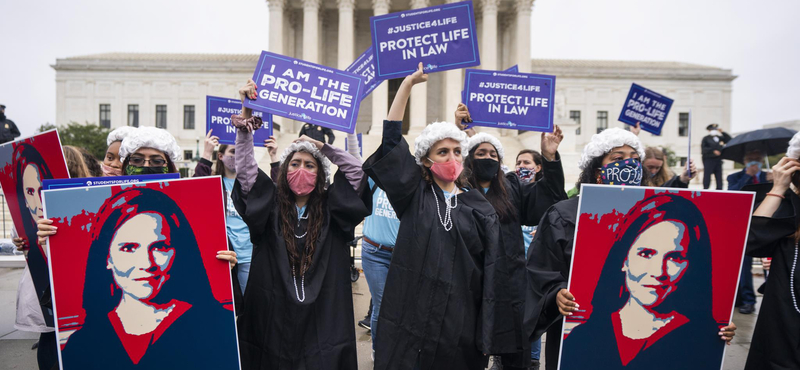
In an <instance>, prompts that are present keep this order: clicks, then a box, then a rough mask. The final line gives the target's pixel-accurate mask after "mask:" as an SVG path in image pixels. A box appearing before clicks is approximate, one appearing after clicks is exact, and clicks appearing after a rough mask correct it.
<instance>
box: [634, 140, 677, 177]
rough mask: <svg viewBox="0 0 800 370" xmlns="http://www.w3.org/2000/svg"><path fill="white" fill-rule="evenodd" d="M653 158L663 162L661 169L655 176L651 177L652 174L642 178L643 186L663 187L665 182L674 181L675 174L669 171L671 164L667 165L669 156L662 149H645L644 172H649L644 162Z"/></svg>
mask: <svg viewBox="0 0 800 370" xmlns="http://www.w3.org/2000/svg"><path fill="white" fill-rule="evenodd" d="M650 158H653V159H657V160H659V161H661V162H663V163H662V164H661V169H660V170H658V172H657V173H656V175H655V176H652V177H650V174H649V173H647V174H645V176H642V185H644V186H661V185H664V183H665V182H667V181H669V180H670V179H672V176H674V175H673V173H672V171H671V170H670V169H669V164H668V163H667V159H668V158H667V155H666V154H665V153H664V151H663V150H662V149H661V148H656V147H653V146H648V147H647V148H645V149H644V159H642V170H643V171H647V169H645V168H644V161H646V160H648V159H650Z"/></svg>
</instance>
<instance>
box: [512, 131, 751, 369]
mask: <svg viewBox="0 0 800 370" xmlns="http://www.w3.org/2000/svg"><path fill="white" fill-rule="evenodd" d="M643 156H644V148H643V147H642V144H641V142H640V141H639V139H638V138H637V137H636V135H634V134H633V133H631V132H628V131H626V130H623V129H620V128H610V129H606V130H604V131H603V132H601V133H599V134H596V135H593V136H592V139H591V141H590V142H589V144H587V145H586V146H585V147H584V149H583V154H582V155H581V160H580V163H579V167H580V169H581V174H580V176H579V180H578V183H577V184H576V187H577V188H578V189H579V191H580V186H581V184H613V185H627V186H639V185H640V184H641V178H642V176H641V174H642V168H641V164H640V162H639V158H642V157H643ZM611 167H617V168H622V170H623V171H627V172H630V173H632V174H633V175H632V176H629V177H627V179H624V178H621V177H617V178H612V177H610V176H607V175H606V174H607V172H606V171H605V170H606V169H607V168H611ZM626 180H627V183H626V182H625V181H626ZM579 199H580V197H575V198H571V199H569V200H566V201H563V202H559V203H557V204H556V205H554V206H553V207H551V208H550V209H549V210H548V211H547V213H546V214H545V216H544V217H543V218H542V220H541V222H540V223H539V227H538V229H537V231H536V235H535V236H534V238H533V242H532V243H531V247H530V249H529V250H528V262H527V270H528V284H529V287H528V295H527V300H526V302H525V330H526V332H527V333H528V334H530V337H531V339H533V338H538V337H540V336H541V335H542V334H543V333H544V332H545V331H546V332H547V340H546V342H547V343H548V345H547V347H546V349H545V352H546V357H547V361H546V368H547V370H555V369H556V368H557V367H558V358H559V350H560V343H561V332H562V323H561V322H562V320H561V319H562V318H563V316H564V315H571V313H572V312H573V311H575V310H576V309H577V307H578V305H577V304H578V303H577V302H576V300H575V297H574V296H573V295H572V294H571V293H570V292H569V291H567V289H566V287H567V281H568V279H569V270H570V264H571V260H570V256H571V254H572V247H573V245H574V236H575V224H576V220H577V213H578V202H579ZM735 329H736V326H735V325H733V324H732V323H731V325H729V326H726V327H724V328H722V329H721V330H720V333H721V334H720V336H721V337H722V339H724V340H726V341H730V339H731V338H732V337H733V335H734V333H735V332H734V331H735ZM698 335H699V334H698Z"/></svg>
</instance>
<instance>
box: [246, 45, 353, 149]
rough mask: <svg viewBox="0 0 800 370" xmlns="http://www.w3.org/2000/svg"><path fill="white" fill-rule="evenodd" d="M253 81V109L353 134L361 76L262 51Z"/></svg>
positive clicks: (249, 103)
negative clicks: (255, 91)
mask: <svg viewBox="0 0 800 370" xmlns="http://www.w3.org/2000/svg"><path fill="white" fill-rule="evenodd" d="M253 81H255V82H256V85H257V86H258V94H257V97H256V99H254V100H253V99H245V101H244V105H245V106H246V107H248V108H251V109H253V110H257V111H261V112H264V113H270V114H274V115H278V116H281V117H286V118H289V119H294V120H298V121H303V122H307V123H313V124H315V125H319V126H324V127H328V128H330V129H333V130H339V131H344V132H349V133H354V132H355V129H356V120H357V118H358V108H359V106H360V105H361V95H362V91H364V77H361V76H359V75H356V74H353V73H350V72H345V71H340V70H338V69H334V68H330V67H326V66H323V65H319V64H314V63H310V62H306V61H304V60H300V59H295V58H291V57H287V56H284V55H280V54H275V53H270V52H268V51H262V52H261V57H260V58H259V59H258V64H257V65H256V70H255V72H254V73H253Z"/></svg>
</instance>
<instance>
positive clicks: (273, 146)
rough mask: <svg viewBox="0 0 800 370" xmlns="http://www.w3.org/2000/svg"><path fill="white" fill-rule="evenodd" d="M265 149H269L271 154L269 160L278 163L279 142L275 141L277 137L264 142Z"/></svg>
mask: <svg viewBox="0 0 800 370" xmlns="http://www.w3.org/2000/svg"><path fill="white" fill-rule="evenodd" d="M264 147H265V148H267V152H268V153H269V159H270V161H272V162H277V161H278V141H277V140H275V136H270V137H269V139H267V140H264Z"/></svg>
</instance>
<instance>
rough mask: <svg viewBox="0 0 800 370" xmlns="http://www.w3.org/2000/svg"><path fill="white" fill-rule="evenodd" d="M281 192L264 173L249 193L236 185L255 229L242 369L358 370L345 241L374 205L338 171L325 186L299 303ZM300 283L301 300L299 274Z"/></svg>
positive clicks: (242, 318) (236, 198)
mask: <svg viewBox="0 0 800 370" xmlns="http://www.w3.org/2000/svg"><path fill="white" fill-rule="evenodd" d="M277 196H278V195H277V188H276V187H275V184H274V183H273V182H272V180H270V178H269V177H267V175H266V174H265V173H264V172H262V171H261V170H259V171H258V176H257V178H256V182H255V184H254V185H253V188H252V189H251V190H250V192H249V193H248V194H247V195H244V194H243V193H242V189H241V185H240V184H239V182H238V181H237V182H236V183H235V185H234V189H233V194H232V199H233V202H234V204H235V206H236V210H237V211H238V212H239V214H240V215H242V218H243V219H244V221H245V223H247V225H248V226H249V228H250V238H251V240H252V242H253V258H252V262H251V263H252V264H251V266H250V277H249V279H248V281H247V289H246V290H247V294H245V296H244V304H243V308H242V312H241V313H240V314H239V322H238V330H239V349H240V351H241V357H242V369H245V370H261V369H292V370H294V369H298V370H303V369H326V370H327V369H330V370H336V369H343V370H349V369H356V368H357V367H358V362H357V358H356V338H355V327H354V325H353V316H354V314H353V297H352V288H351V282H350V249H349V247H348V245H347V243H348V242H349V241H352V240H353V239H354V237H353V232H354V230H355V227H356V225H357V224H358V223H359V222H361V220H362V219H363V218H364V217H365V216H366V215H368V214H369V208H368V207H367V206H366V205H365V204H364V202H362V201H361V199H360V197H359V194H358V193H357V192H356V191H355V190H353V187H352V186H351V185H350V183H349V182H348V180H347V178H346V177H345V176H344V174H343V173H341V172H337V173H336V175H335V176H334V181H333V184H331V186H330V187H329V188H328V190H327V199H326V206H325V220H324V223H323V226H322V230H321V232H320V236H319V239H318V240H317V245H316V249H315V251H314V255H313V257H312V258H313V260H312V263H311V268H310V269H309V270H308V271H307V272H306V274H305V300H304V302H299V300H298V299H297V296H296V293H295V282H293V281H292V269H291V266H290V265H289V257H288V255H287V252H286V244H285V242H284V240H283V234H282V232H281V231H280V230H281V226H280V217H279V214H278V212H279V210H278V209H279V207H278V204H277ZM306 222H307V221H306V220H303V222H302V225H301V229H302V230H303V231H302V232H305V227H306V225H305V224H306ZM298 243H303V244H304V240H300V241H298ZM296 284H297V289H298V291H299V295H300V297H301V298H302V297H303V291H302V289H303V288H302V286H301V281H300V277H299V276H298V279H297V281H296Z"/></svg>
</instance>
